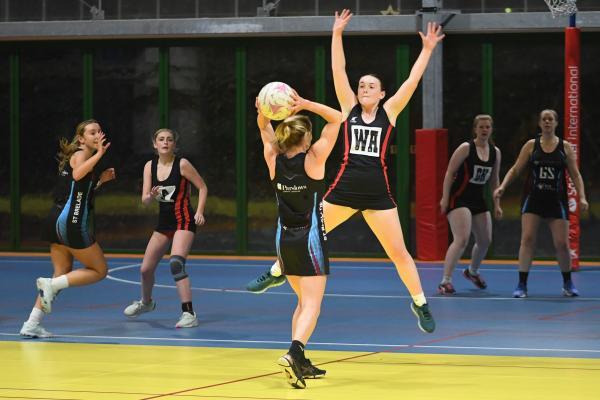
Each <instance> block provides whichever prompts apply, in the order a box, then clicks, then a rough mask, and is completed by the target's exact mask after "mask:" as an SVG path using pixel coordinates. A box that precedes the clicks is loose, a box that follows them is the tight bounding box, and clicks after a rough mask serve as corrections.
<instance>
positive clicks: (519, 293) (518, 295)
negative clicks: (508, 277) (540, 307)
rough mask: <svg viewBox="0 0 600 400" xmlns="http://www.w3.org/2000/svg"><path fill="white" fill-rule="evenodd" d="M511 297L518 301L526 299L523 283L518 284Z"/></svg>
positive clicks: (525, 287) (525, 288)
mask: <svg viewBox="0 0 600 400" xmlns="http://www.w3.org/2000/svg"><path fill="white" fill-rule="evenodd" d="M513 297H516V298H518V299H523V298H525V297H527V285H525V284H524V283H519V285H518V286H517V288H516V289H515V291H514V292H513Z"/></svg>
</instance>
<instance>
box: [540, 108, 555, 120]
mask: <svg viewBox="0 0 600 400" xmlns="http://www.w3.org/2000/svg"><path fill="white" fill-rule="evenodd" d="M546 112H549V113H550V114H552V115H553V116H554V120H555V121H556V122H557V123H558V122H559V121H558V113H557V112H556V111H554V110H553V109H551V108H546V109H545V110H542V111H540V117H539V119H538V121H541V120H542V115H543V114H544V113H546Z"/></svg>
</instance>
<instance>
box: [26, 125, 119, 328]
mask: <svg viewBox="0 0 600 400" xmlns="http://www.w3.org/2000/svg"><path fill="white" fill-rule="evenodd" d="M105 142H106V137H105V136H104V133H103V132H102V129H101V128H100V125H99V124H98V122H97V121H95V120H93V119H90V120H86V121H83V122H81V123H79V124H78V125H77V128H76V129H75V136H74V137H73V140H72V141H71V142H70V143H69V142H68V140H67V139H64V138H62V139H61V140H60V151H59V153H58V159H59V166H58V171H59V181H58V184H57V186H56V187H55V189H54V193H53V197H54V206H53V207H52V209H51V210H50V213H49V215H48V219H47V226H46V229H45V232H44V239H46V240H48V241H49V242H50V258H51V260H52V265H53V266H54V275H53V276H54V277H53V278H38V279H37V282H36V283H37V288H38V292H39V296H38V298H37V300H36V302H35V306H34V307H33V310H32V311H31V314H30V315H29V319H28V320H27V321H25V323H24V324H23V327H22V328H21V332H20V334H21V335H23V336H26V337H31V338H36V337H40V338H46V337H51V336H52V334H51V333H50V332H48V331H47V330H45V329H44V327H42V325H41V320H42V318H43V316H44V314H49V313H50V312H51V311H52V302H53V301H54V298H55V297H56V295H57V294H58V292H59V291H61V290H62V289H66V288H68V287H71V286H84V285H90V284H92V283H96V282H98V281H100V280H102V279H104V277H106V272H107V265H106V260H105V259H104V253H103V252H102V249H101V248H100V246H99V245H98V243H97V242H96V238H95V236H94V232H93V227H94V207H93V203H94V192H95V190H96V189H98V188H99V187H100V185H102V184H103V183H104V182H108V181H110V180H112V179H115V170H114V169H113V168H109V169H106V170H105V171H103V172H102V173H101V174H100V176H99V177H98V176H97V175H96V174H95V171H94V167H95V166H96V165H97V164H98V162H99V161H100V159H101V158H102V156H104V154H105V153H106V150H107V149H108V147H109V146H110V143H105ZM73 258H76V259H77V260H78V261H79V262H81V264H83V266H84V268H80V269H77V270H75V271H73Z"/></svg>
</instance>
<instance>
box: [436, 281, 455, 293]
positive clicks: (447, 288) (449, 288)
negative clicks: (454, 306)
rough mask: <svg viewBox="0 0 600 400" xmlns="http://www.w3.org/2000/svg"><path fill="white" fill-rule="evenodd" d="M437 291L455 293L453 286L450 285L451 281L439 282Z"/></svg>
mask: <svg viewBox="0 0 600 400" xmlns="http://www.w3.org/2000/svg"><path fill="white" fill-rule="evenodd" d="M438 293H439V294H454V293H456V290H454V286H452V283H450V282H446V283H440V284H439V285H438Z"/></svg>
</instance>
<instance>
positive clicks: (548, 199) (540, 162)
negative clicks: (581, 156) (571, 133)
mask: <svg viewBox="0 0 600 400" xmlns="http://www.w3.org/2000/svg"><path fill="white" fill-rule="evenodd" d="M540 138H541V136H538V137H537V138H536V139H535V143H534V145H533V151H532V152H531V156H530V157H529V164H528V167H529V177H528V179H527V183H526V185H525V190H524V193H523V200H522V204H521V213H522V214H525V213H532V214H536V215H539V216H540V217H542V218H557V219H568V218H569V211H568V200H567V181H566V176H565V169H566V167H567V154H566V153H565V147H564V142H563V139H562V138H558V145H557V146H556V148H555V149H554V150H553V151H552V152H550V153H546V152H545V151H544V149H542V145H541V143H540Z"/></svg>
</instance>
